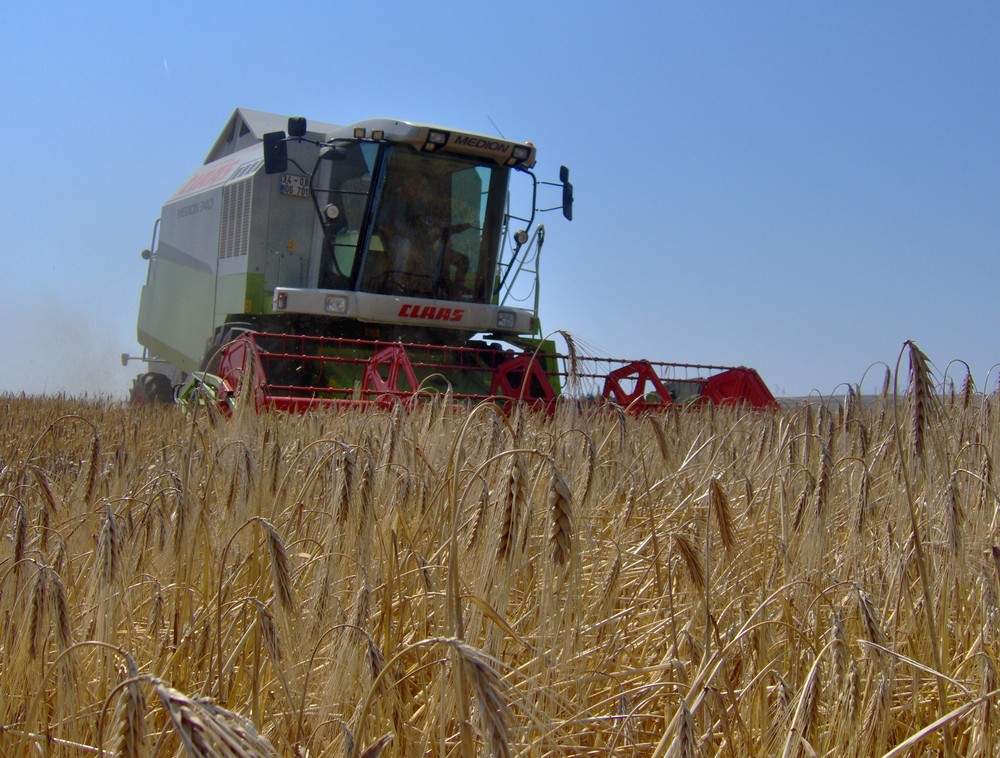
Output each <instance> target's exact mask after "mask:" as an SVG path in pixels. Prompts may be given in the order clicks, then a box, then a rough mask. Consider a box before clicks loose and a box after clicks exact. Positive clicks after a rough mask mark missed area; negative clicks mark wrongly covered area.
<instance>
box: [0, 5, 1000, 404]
mask: <svg viewBox="0 0 1000 758" xmlns="http://www.w3.org/2000/svg"><path fill="white" fill-rule="evenodd" d="M4 27H5V35H4V38H5V39H4V44H3V46H2V47H0V64H2V67H3V71H4V72H5V74H4V76H3V78H2V79H0V112H2V113H3V116H4V118H3V119H2V120H0V137H2V144H3V145H4V149H5V154H4V156H3V158H2V162H0V166H2V168H0V171H2V176H3V180H2V182H0V240H2V248H0V281H2V282H3V283H4V285H5V287H4V289H5V296H4V297H3V298H0V323H2V324H3V325H4V328H3V329H2V331H0V350H2V352H3V355H4V358H3V360H2V362H0V393H2V392H22V391H24V392H28V393H40V392H63V391H65V392H69V393H72V394H80V393H83V392H89V393H95V392H104V393H113V394H117V395H120V396H123V395H124V393H125V391H126V390H127V387H128V385H129V384H130V381H131V376H132V374H133V373H134V372H135V370H136V369H137V367H135V366H134V367H133V368H130V369H124V368H122V367H121V365H120V363H119V362H118V355H119V354H120V353H122V352H126V351H128V352H133V353H135V352H138V350H139V346H138V344H137V342H136V339H135V320H136V313H137V309H138V297H139V288H140V286H141V284H142V282H143V281H144V278H145V264H144V262H143V261H142V260H141V259H140V257H139V252H140V251H141V250H142V249H143V248H144V247H147V246H148V245H149V240H150V233H151V230H152V224H153V221H154V220H155V219H156V217H157V216H158V214H159V210H160V206H161V205H162V203H163V202H164V200H165V199H166V198H167V197H169V196H170V195H171V194H172V193H173V192H174V190H176V189H177V187H178V186H180V184H181V183H182V182H183V181H184V180H185V178H186V177H187V176H188V175H189V174H190V173H191V171H193V169H194V168H195V167H196V166H197V165H198V164H199V163H200V162H201V160H202V159H203V158H204V156H205V154H206V153H207V152H208V150H209V148H210V147H211V145H212V143H213V141H214V140H215V138H216V136H217V135H218V133H219V131H220V130H221V129H222V127H223V125H224V124H225V122H226V120H227V119H228V117H229V116H230V115H231V113H232V111H233V110H234V109H235V108H236V107H247V108H252V109H256V110H265V111H272V112H276V113H289V114H301V115H305V116H307V117H309V118H313V119H316V120H321V121H328V122H333V123H350V122H352V121H356V120H360V119H364V118H370V117H377V116H391V117H394V118H402V119H406V120H413V121H424V122H430V123H440V124H443V125H447V126H452V127H456V128H464V129H468V130H471V131H480V132H486V133H494V131H495V129H494V124H495V125H496V127H497V128H499V130H500V131H501V132H502V133H503V134H504V135H505V136H506V137H507V138H509V139H522V140H531V141H533V142H534V143H535V144H536V145H537V146H538V150H539V165H538V172H539V173H540V174H541V175H542V176H543V178H550V179H555V178H556V176H557V175H558V169H559V165H560V164H566V165H568V166H569V167H570V169H571V175H572V179H573V182H574V184H575V187H576V206H575V220H574V221H573V222H572V223H567V222H565V221H563V220H562V219H561V217H560V216H558V214H551V215H550V216H548V217H545V219H544V222H545V224H546V230H547V232H548V235H547V241H546V246H545V249H544V254H543V255H544V257H543V261H542V310H541V316H542V321H543V324H544V326H545V328H546V330H552V329H557V328H558V329H565V330H568V331H570V332H571V333H573V334H574V335H575V336H576V337H577V338H578V340H579V341H580V342H582V343H584V344H585V345H587V346H590V347H592V348H594V349H595V350H599V351H601V352H604V353H607V354H611V355H615V356H622V357H636V358H638V357H645V358H650V359H654V360H669V361H681V362H705V363H724V364H741V365H749V366H754V367H756V368H757V369H758V370H759V371H760V373H761V375H762V376H763V377H764V379H765V381H767V382H768V384H769V385H770V386H771V387H772V389H773V390H775V392H776V393H780V394H786V395H799V394H806V393H808V392H810V391H814V390H816V391H819V392H821V393H824V394H828V393H831V392H834V391H838V392H840V391H842V388H841V389H840V390H837V388H838V385H841V384H842V383H844V382H850V383H857V382H859V381H861V379H862V377H863V376H864V375H865V372H866V370H867V369H868V368H869V366H871V365H873V364H876V363H878V362H879V361H883V362H887V363H890V364H893V363H895V360H896V358H897V355H898V354H899V351H900V349H901V347H902V345H903V342H904V341H905V340H907V339H912V340H914V341H916V342H917V344H918V345H920V347H921V348H922V349H923V350H924V352H926V353H927V354H928V355H929V357H930V358H931V360H932V361H933V362H934V364H935V365H936V367H937V368H938V369H939V371H943V370H944V369H945V368H946V367H947V366H948V364H949V362H950V361H952V360H953V359H962V360H964V361H966V362H967V363H968V364H969V365H970V366H971V369H972V372H973V377H974V379H975V380H976V382H977V384H978V385H979V386H980V387H982V386H983V385H984V384H985V383H987V382H988V384H989V386H988V389H993V388H994V387H995V383H996V379H997V374H998V370H997V369H993V371H992V373H989V372H990V369H991V367H992V366H994V364H996V363H998V362H1000V341H998V339H997V336H996V332H997V323H998V316H1000V306H998V298H997V284H998V282H1000V138H998V135H1000V4H997V3H995V2H991V3H963V2H956V3H949V4H944V3H926V2H878V3H874V2H869V3H861V2H850V1H848V2H837V3H832V2H830V3H804V2H757V3H736V2H732V3H713V2H705V3H676V2H663V0H660V2H640V3H628V2H625V3H621V4H619V5H618V6H616V7H614V8H613V9H609V6H608V5H607V4H604V3H601V4H597V3H594V4H590V5H584V4H582V3H539V2H533V3H528V2H520V1H517V2H507V3H503V4H491V3H478V4H474V3H466V4H460V5H454V4H433V5H431V6H424V5H421V4H413V3H406V4H402V3H392V2H385V3H379V4H376V5H371V4H360V3H355V4H346V3H336V4H334V3H323V4H316V3H311V2H300V3H296V4H284V3H273V2H270V3H257V2H246V3H241V4H239V5H234V4H227V5H225V6H222V7H219V8H218V9H217V8H215V7H214V6H212V5H209V4H207V3H189V2H173V3H158V4H152V3H120V2H108V3H102V4H97V5H93V4H91V5H88V6H80V7H73V6H69V5H64V4H62V3H58V4H53V3H46V2H39V3H36V4H34V5H29V4H17V6H15V7H13V8H11V9H7V10H6V11H5V18H4ZM951 371H952V372H955V371H956V369H955V368H954V367H953V368H952V369H951ZM962 372H964V369H963V370H962ZM961 375H963V374H962V373H961V372H960V374H959V376H961ZM871 376H875V377H876V378H875V379H873V380H871V381H870V386H878V385H880V384H881V380H882V371H881V369H876V371H875V372H874V374H872V373H869V377H871ZM959 381H960V379H959Z"/></svg>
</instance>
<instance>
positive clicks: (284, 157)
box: [264, 132, 288, 174]
mask: <svg viewBox="0 0 1000 758" xmlns="http://www.w3.org/2000/svg"><path fill="white" fill-rule="evenodd" d="M287 170H288V144H287V143H286V142H285V133H284V132H268V133H267V134H265V135H264V173H265V174H280V173H282V172H284V171H287Z"/></svg>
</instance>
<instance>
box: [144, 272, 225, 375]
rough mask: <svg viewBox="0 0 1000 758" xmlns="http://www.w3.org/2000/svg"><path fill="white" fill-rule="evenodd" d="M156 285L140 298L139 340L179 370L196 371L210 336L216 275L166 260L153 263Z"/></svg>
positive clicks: (148, 288)
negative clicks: (154, 265)
mask: <svg viewBox="0 0 1000 758" xmlns="http://www.w3.org/2000/svg"><path fill="white" fill-rule="evenodd" d="M156 267H157V268H156V286H151V285H148V284H147V285H144V286H143V288H142V293H141V295H140V300H139V322H138V329H137V330H138V337H139V342H140V343H141V344H143V345H145V346H146V347H147V348H148V349H150V350H151V351H153V352H154V353H155V354H156V355H158V356H159V357H160V358H163V359H164V360H166V361H168V362H169V363H171V364H173V365H175V366H177V367H178V368H180V369H181V370H182V371H186V372H191V371H197V370H198V368H199V366H200V363H201V359H202V355H203V354H204V352H205V341H206V340H207V339H209V338H210V337H211V336H212V332H213V330H214V327H213V324H212V303H213V302H214V301H215V276H214V275H213V274H211V273H208V272H202V271H198V270H196V269H193V268H190V267H188V266H183V265H178V264H176V263H173V262H171V261H169V260H163V259H160V260H158V261H157V262H156Z"/></svg>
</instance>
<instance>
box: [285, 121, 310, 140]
mask: <svg viewBox="0 0 1000 758" xmlns="http://www.w3.org/2000/svg"><path fill="white" fill-rule="evenodd" d="M288 136H289V137H305V136H306V120H305V117H303V116H292V117H291V118H290V119H288Z"/></svg>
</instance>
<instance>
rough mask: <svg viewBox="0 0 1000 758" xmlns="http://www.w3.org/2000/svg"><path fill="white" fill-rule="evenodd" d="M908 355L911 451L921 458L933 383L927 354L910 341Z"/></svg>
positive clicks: (907, 343) (908, 342)
mask: <svg viewBox="0 0 1000 758" xmlns="http://www.w3.org/2000/svg"><path fill="white" fill-rule="evenodd" d="M906 345H907V347H908V348H909V357H910V382H909V394H910V402H911V404H912V409H911V415H910V432H911V436H912V442H913V452H914V453H915V454H916V456H917V458H918V459H923V455H924V446H925V439H924V437H925V434H926V432H927V428H928V414H929V413H930V403H931V401H932V399H933V383H932V381H931V371H930V367H929V366H928V363H927V356H926V355H924V354H923V352H921V350H920V348H919V347H917V346H916V345H915V344H914V343H913V342H912V341H909V340H908V341H907V342H906Z"/></svg>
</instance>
